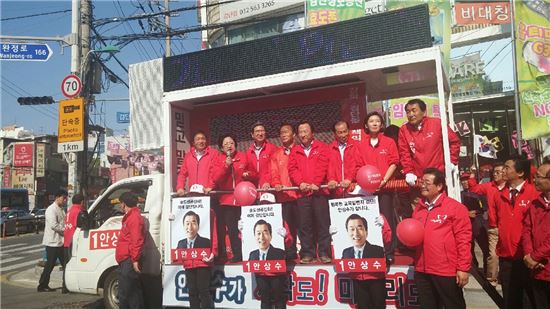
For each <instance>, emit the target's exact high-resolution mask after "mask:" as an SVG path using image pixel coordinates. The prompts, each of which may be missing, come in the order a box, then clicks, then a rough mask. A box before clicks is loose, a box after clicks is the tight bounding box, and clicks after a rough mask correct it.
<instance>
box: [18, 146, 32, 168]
mask: <svg viewBox="0 0 550 309" xmlns="http://www.w3.org/2000/svg"><path fill="white" fill-rule="evenodd" d="M32 165H33V144H32V143H16V144H15V145H14V146H13V166H14V167H20V166H32Z"/></svg>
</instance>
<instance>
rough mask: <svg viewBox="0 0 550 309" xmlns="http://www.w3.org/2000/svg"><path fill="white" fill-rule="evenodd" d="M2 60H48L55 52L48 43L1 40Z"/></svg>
mask: <svg viewBox="0 0 550 309" xmlns="http://www.w3.org/2000/svg"><path fill="white" fill-rule="evenodd" d="M0 46H1V47H2V48H1V50H0V60H11V61H48V59H50V57H51V56H52V54H53V52H52V49H51V48H50V46H48V44H42V43H40V44H34V43H12V42H0Z"/></svg>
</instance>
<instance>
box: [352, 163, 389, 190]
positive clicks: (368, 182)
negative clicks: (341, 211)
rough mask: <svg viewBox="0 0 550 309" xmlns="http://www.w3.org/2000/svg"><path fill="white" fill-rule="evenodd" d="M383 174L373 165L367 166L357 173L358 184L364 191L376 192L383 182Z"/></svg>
mask: <svg viewBox="0 0 550 309" xmlns="http://www.w3.org/2000/svg"><path fill="white" fill-rule="evenodd" d="M382 177H383V176H382V174H381V173H380V170H379V169H378V168H377V167H376V166H373V165H365V166H363V167H362V168H360V169H359V170H358V171H357V176H356V178H357V183H358V184H359V185H360V186H361V188H362V189H363V190H366V191H367V192H371V193H372V192H374V191H376V189H378V187H380V183H381V182H382Z"/></svg>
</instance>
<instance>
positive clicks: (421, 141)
mask: <svg viewBox="0 0 550 309" xmlns="http://www.w3.org/2000/svg"><path fill="white" fill-rule="evenodd" d="M405 111H406V112H407V119H408V122H407V123H405V124H404V125H403V126H401V129H399V140H398V144H399V157H400V159H401V165H402V166H403V172H404V173H405V180H406V181H407V183H408V184H409V185H411V186H414V184H415V183H416V180H417V179H418V178H419V177H422V171H423V170H424V169H425V168H428V167H434V168H437V169H439V170H440V171H445V168H446V166H445V159H444V157H443V136H442V133H441V129H442V128H441V120H440V119H438V118H432V117H428V116H426V103H424V101H422V100H420V99H412V100H410V101H408V102H407V104H405ZM447 132H448V134H449V147H450V151H451V163H452V164H454V165H456V164H458V153H459V151H460V138H459V137H458V135H456V133H455V132H453V130H451V129H450V128H449V129H448V130H447Z"/></svg>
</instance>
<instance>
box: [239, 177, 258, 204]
mask: <svg viewBox="0 0 550 309" xmlns="http://www.w3.org/2000/svg"><path fill="white" fill-rule="evenodd" d="M233 196H234V197H235V202H237V205H239V206H249V205H252V204H254V202H255V201H256V197H257V196H258V192H257V191H256V186H254V184H253V183H251V182H250V181H242V182H239V183H238V184H237V185H236V186H235V191H234V192H233Z"/></svg>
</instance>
